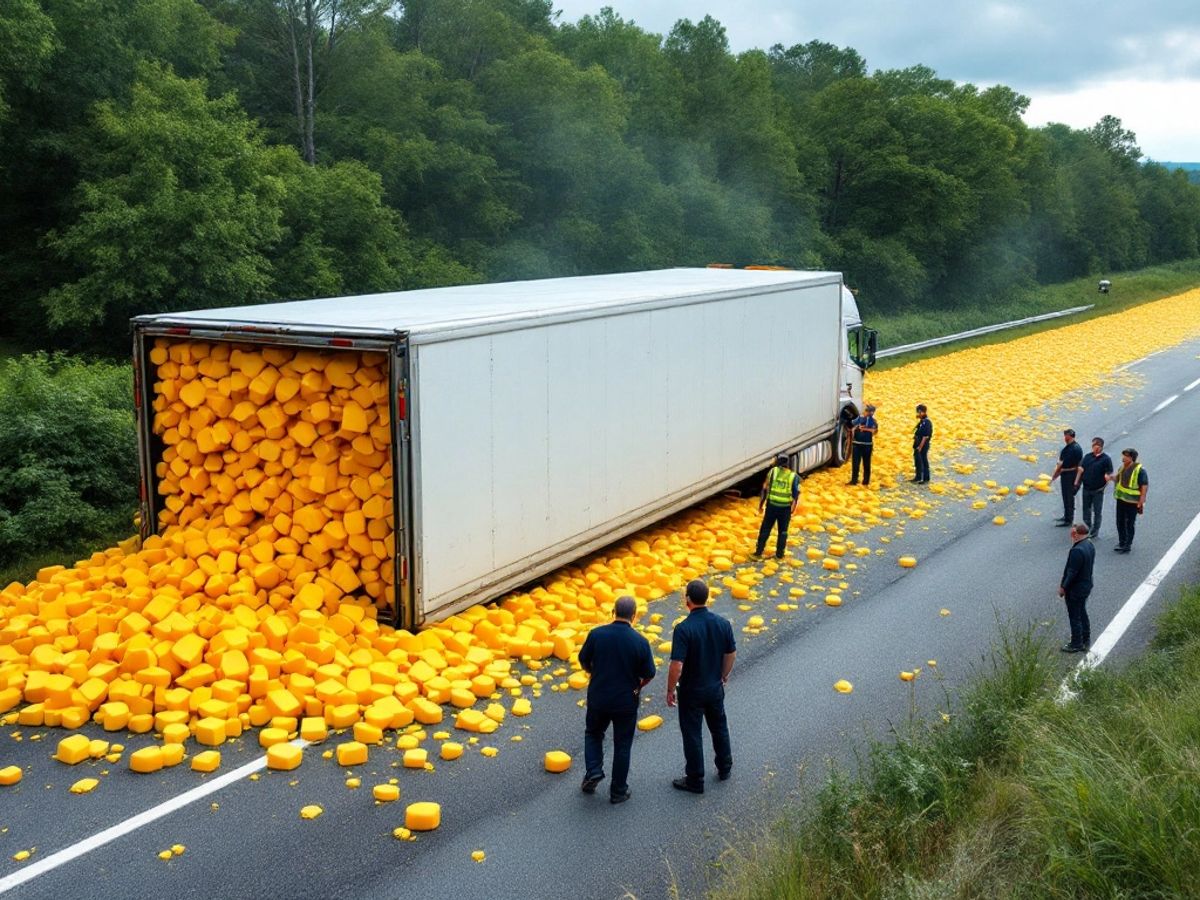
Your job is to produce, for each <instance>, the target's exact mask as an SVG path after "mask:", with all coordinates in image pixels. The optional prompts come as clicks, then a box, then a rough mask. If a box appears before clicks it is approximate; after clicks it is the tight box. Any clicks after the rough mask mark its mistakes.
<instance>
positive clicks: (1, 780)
mask: <svg viewBox="0 0 1200 900" xmlns="http://www.w3.org/2000/svg"><path fill="white" fill-rule="evenodd" d="M461 750H462V748H461V747H460V748H459V751H460V752H461ZM443 758H444V757H443ZM24 774H25V773H24V772H23V771H22V770H21V767H20V766H5V767H4V768H3V769H0V785H4V786H5V787H7V786H9V785H13V784H17V783H19V782H20V780H21V776H22V775H24Z"/></svg>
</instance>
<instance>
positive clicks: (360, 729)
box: [354, 722, 383, 744]
mask: <svg viewBox="0 0 1200 900" xmlns="http://www.w3.org/2000/svg"><path fill="white" fill-rule="evenodd" d="M354 739H355V740H356V741H359V742H360V743H363V744H378V743H379V742H380V741H382V740H383V729H382V728H378V727H376V726H375V725H371V724H370V723H368V722H356V723H355V724H354Z"/></svg>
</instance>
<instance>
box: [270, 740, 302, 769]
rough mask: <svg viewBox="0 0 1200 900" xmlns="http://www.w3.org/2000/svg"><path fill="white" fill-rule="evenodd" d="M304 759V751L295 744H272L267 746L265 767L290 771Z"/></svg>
mask: <svg viewBox="0 0 1200 900" xmlns="http://www.w3.org/2000/svg"><path fill="white" fill-rule="evenodd" d="M303 760H304V751H303V750H302V749H300V748H299V747H297V746H296V745H295V744H272V745H271V746H270V747H268V748H267V768H268V769H277V770H279V771H281V772H290V771H292V769H295V768H298V767H299V766H300V763H301V762H303Z"/></svg>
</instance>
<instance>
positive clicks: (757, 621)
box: [746, 616, 763, 628]
mask: <svg viewBox="0 0 1200 900" xmlns="http://www.w3.org/2000/svg"><path fill="white" fill-rule="evenodd" d="M746 627H747V628H762V627H763V617H762V616H751V617H750V618H748V619H747V620H746Z"/></svg>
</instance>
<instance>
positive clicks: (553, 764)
mask: <svg viewBox="0 0 1200 900" xmlns="http://www.w3.org/2000/svg"><path fill="white" fill-rule="evenodd" d="M543 763H544V765H545V767H546V771H547V772H565V771H567V769H569V768H571V754H569V753H565V752H563V751H562V750H547V751H546V756H545V759H544V760H543Z"/></svg>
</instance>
